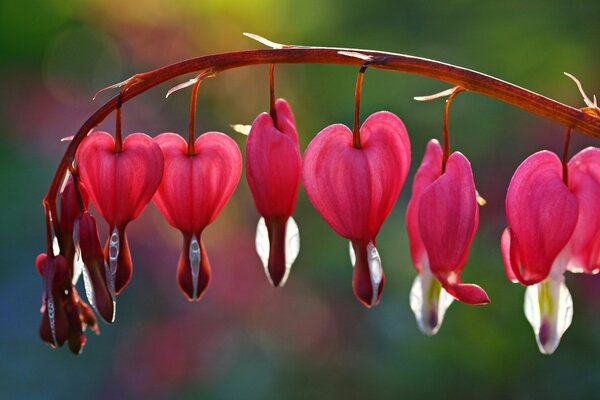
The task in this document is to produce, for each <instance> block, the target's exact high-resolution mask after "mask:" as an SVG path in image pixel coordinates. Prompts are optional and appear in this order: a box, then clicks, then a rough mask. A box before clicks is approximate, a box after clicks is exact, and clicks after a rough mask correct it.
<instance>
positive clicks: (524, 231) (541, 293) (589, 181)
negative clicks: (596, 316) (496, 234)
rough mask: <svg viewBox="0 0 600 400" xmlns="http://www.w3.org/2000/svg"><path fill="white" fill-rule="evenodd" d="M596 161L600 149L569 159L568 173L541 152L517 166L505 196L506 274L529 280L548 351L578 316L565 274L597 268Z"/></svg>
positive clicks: (529, 313)
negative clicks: (506, 224) (565, 173)
mask: <svg viewBox="0 0 600 400" xmlns="http://www.w3.org/2000/svg"><path fill="white" fill-rule="evenodd" d="M598 167H600V150H599V149H595V148H588V149H585V150H583V151H581V152H580V153H578V154H577V155H575V156H574V157H573V158H572V159H571V161H570V162H569V163H568V165H567V171H568V179H567V177H564V176H563V165H562V163H561V161H560V159H559V158H558V157H557V156H556V155H555V154H554V153H552V152H549V151H540V152H538V153H535V154H533V155H531V156H530V157H528V158H527V159H526V160H525V161H523V163H522V164H521V165H520V166H519V168H517V171H516V172H515V174H514V175H513V177H512V179H511V182H510V186H509V188H508V192H507V194H506V216H507V219H508V227H507V228H506V229H505V231H504V233H503V235H502V240H501V247H502V256H503V259H504V265H505V267H506V274H507V276H508V278H509V279H510V280H511V281H513V282H520V283H521V284H523V285H525V286H527V290H526V292H525V316H526V317H527V319H528V321H529V323H530V324H531V325H532V327H533V329H534V332H535V335H536V341H537V343H538V347H539V349H540V351H541V352H542V353H544V354H551V353H553V352H554V351H555V350H556V348H557V347H558V344H559V343H560V339H561V337H562V335H563V333H564V332H565V331H566V330H567V328H568V327H569V325H570V324H571V320H572V317H573V301H572V298H571V294H570V293H569V291H568V289H567V287H566V285H565V278H564V274H565V272H566V271H567V270H568V269H569V270H571V271H576V272H587V273H596V272H597V271H598V267H599V265H598V254H599V252H600V213H599V212H598V210H597V205H598V203H599V201H600V179H599V178H600V176H599V174H598ZM565 181H567V182H565Z"/></svg>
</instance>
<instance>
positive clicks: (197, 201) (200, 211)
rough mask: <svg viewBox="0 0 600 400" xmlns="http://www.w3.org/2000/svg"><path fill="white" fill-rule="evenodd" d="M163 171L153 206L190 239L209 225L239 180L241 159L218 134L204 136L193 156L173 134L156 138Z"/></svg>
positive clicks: (227, 137) (196, 143)
mask: <svg viewBox="0 0 600 400" xmlns="http://www.w3.org/2000/svg"><path fill="white" fill-rule="evenodd" d="M155 140H156V142H157V143H158V144H159V146H160V149H161V150H162V152H163V155H164V159H165V170H164V176H163V179H162V182H161V184H160V187H159V188H158V190H157V191H156V195H155V196H154V203H155V204H156V206H157V207H158V209H159V210H160V212H161V213H162V214H163V215H164V217H165V218H166V219H167V221H168V222H169V224H171V225H172V226H173V227H175V228H177V229H179V230H180V231H182V232H183V233H185V234H187V235H189V236H190V237H191V236H192V235H194V234H196V236H197V237H200V233H201V232H202V230H204V228H205V227H206V226H207V225H208V224H210V223H211V222H213V221H214V220H215V219H216V218H217V216H218V215H219V213H220V212H221V210H222V209H223V207H224V206H225V204H226V203H227V201H228V200H229V198H230V197H231V195H232V194H233V192H234V190H235V187H236V186H237V183H238V181H239V179H240V175H241V171H242V156H241V153H240V150H239V148H238V147H237V145H236V143H235V142H234V141H233V139H231V138H230V137H229V136H227V135H225V134H223V133H220V132H207V133H204V134H202V135H200V136H199V137H198V138H197V139H196V142H195V144H194V145H195V151H196V152H195V154H194V155H193V156H189V155H188V154H187V143H186V141H185V140H184V139H183V138H182V137H181V136H179V135H177V134H175V133H163V134H160V135H158V136H157V137H156V139H155Z"/></svg>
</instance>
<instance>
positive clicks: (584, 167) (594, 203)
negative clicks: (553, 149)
mask: <svg viewBox="0 0 600 400" xmlns="http://www.w3.org/2000/svg"><path fill="white" fill-rule="evenodd" d="M569 189H570V190H571V192H572V193H573V194H574V195H575V197H577V202H578V205H579V217H578V220H577V225H576V226H575V230H574V232H573V236H572V237H571V240H570V241H569V248H570V251H571V254H572V259H571V260H570V263H569V269H570V270H571V271H573V272H586V273H597V272H598V269H599V268H600V210H599V209H598V204H600V149H598V148H594V147H589V148H587V149H584V150H582V151H580V152H579V153H577V154H576V155H575V156H573V158H572V159H571V161H569Z"/></svg>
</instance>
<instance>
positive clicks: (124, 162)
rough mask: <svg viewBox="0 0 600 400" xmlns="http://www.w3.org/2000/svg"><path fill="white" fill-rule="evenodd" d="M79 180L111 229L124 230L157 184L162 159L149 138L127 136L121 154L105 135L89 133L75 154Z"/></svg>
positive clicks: (150, 196)
mask: <svg viewBox="0 0 600 400" xmlns="http://www.w3.org/2000/svg"><path fill="white" fill-rule="evenodd" d="M77 164H78V166H79V171H80V173H81V179H82V181H83V183H84V185H85V187H86V189H88V191H89V192H90V196H91V198H92V201H93V202H94V204H95V205H96V208H97V209H98V211H99V212H100V214H101V215H102V216H103V217H104V219H105V220H106V221H107V222H108V223H109V225H110V226H111V228H114V227H115V226H119V227H124V226H125V225H127V223H128V222H130V221H132V220H134V219H135V218H137V217H138V216H139V215H140V214H141V212H142V211H143V210H144V208H145V207H146V205H147V204H148V202H149V201H150V199H152V196H153V195H154V192H156V189H157V188H158V185H159V184H160V181H161V177H162V173H163V157H162V152H161V151H160V148H159V147H158V145H157V144H156V142H155V141H154V140H152V138H151V137H149V136H147V135H145V134H143V133H133V134H131V135H128V136H127V137H126V138H125V140H124V141H123V148H122V151H121V152H118V153H115V140H114V138H113V137H112V136H111V135H109V134H108V133H106V132H93V133H91V134H90V135H89V136H88V137H87V138H85V140H84V141H83V142H82V143H81V145H80V146H79V149H78V150H77Z"/></svg>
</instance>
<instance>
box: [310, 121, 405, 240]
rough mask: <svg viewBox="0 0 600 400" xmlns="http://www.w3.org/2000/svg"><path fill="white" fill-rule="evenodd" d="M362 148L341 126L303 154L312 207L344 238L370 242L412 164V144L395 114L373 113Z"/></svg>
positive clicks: (324, 133)
mask: <svg viewBox="0 0 600 400" xmlns="http://www.w3.org/2000/svg"><path fill="white" fill-rule="evenodd" d="M360 136H361V145H362V148H360V149H357V148H355V147H353V145H352V132H351V131H350V129H349V128H348V127H346V126H345V125H341V124H336V125H330V126H328V127H327V128H325V129H323V130H322V131H321V132H319V133H318V134H317V136H316V137H315V138H314V139H313V140H312V141H311V142H310V144H309V145H308V148H307V149H306V151H305V153H304V167H303V182H304V186H305V188H306V194H307V195H308V198H309V199H310V201H311V203H312V204H313V206H314V207H315V208H316V209H317V211H318V212H319V213H320V214H321V216H322V217H323V218H324V219H325V221H327V223H328V224H329V225H330V226H331V227H332V228H333V230H335V231H336V232H337V233H338V234H339V235H340V236H343V237H345V238H347V239H350V240H360V241H362V242H364V244H365V245H366V243H368V242H369V241H370V240H371V239H373V238H375V236H377V233H378V232H379V229H380V228H381V225H382V224H383V222H384V220H385V218H386V217H387V216H388V215H389V213H390V211H391V210H392V207H393V205H394V203H395V202H396V199H397V198H398V195H399V194H400V190H401V189H402V185H403V183H404V180H405V179H406V174H407V173H408V168H409V165H410V142H409V139H408V135H407V133H406V128H405V127H404V124H403V123H402V121H401V120H400V118H398V117H397V116H395V115H394V114H392V113H390V112H386V111H381V112H377V113H374V114H372V115H371V116H369V118H367V119H366V120H365V122H364V123H363V125H362V126H361V128H360Z"/></svg>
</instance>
